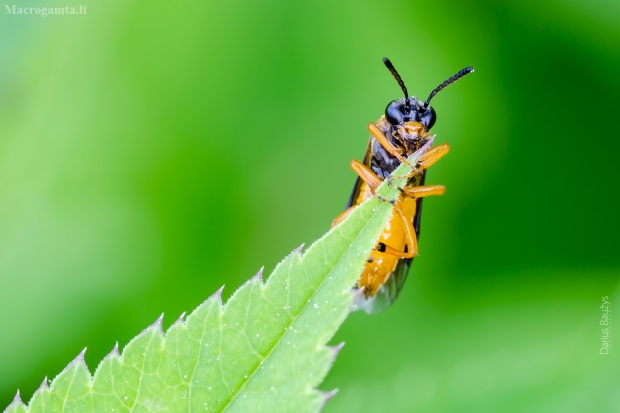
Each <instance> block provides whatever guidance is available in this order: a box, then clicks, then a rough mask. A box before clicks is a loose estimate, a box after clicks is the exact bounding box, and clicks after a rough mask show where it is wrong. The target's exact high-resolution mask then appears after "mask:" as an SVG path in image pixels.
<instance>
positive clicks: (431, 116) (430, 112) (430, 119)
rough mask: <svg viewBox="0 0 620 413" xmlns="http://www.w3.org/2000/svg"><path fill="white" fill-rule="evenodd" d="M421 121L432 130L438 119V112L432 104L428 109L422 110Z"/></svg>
mask: <svg viewBox="0 0 620 413" xmlns="http://www.w3.org/2000/svg"><path fill="white" fill-rule="evenodd" d="M419 114H420V123H421V124H422V125H424V126H425V127H426V129H427V130H430V129H431V128H432V127H433V125H434V124H435V121H436V120H437V114H436V113H435V109H433V108H432V106H429V107H427V108H426V110H423V111H420V112H419Z"/></svg>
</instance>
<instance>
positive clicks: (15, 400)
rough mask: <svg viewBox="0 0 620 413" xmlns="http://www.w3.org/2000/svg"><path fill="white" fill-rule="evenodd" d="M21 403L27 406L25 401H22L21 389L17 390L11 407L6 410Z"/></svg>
mask: <svg viewBox="0 0 620 413" xmlns="http://www.w3.org/2000/svg"><path fill="white" fill-rule="evenodd" d="M19 404H21V405H22V406H25V404H24V402H23V401H22V398H21V396H20V395H19V390H17V393H16V394H15V397H14V398H13V401H12V402H11V404H10V405H9V407H7V408H6V410H5V411H8V410H9V409H10V408H11V406H15V405H19Z"/></svg>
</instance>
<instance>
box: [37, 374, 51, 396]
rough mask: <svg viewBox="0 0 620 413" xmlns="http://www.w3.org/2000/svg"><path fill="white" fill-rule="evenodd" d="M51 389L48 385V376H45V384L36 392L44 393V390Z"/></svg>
mask: <svg viewBox="0 0 620 413" xmlns="http://www.w3.org/2000/svg"><path fill="white" fill-rule="evenodd" d="M49 388H50V386H49V384H47V376H45V378H44V379H43V383H41V385H40V386H39V388H38V389H37V391H36V392H40V391H43V390H45V389H49ZM36 392H35V393H36Z"/></svg>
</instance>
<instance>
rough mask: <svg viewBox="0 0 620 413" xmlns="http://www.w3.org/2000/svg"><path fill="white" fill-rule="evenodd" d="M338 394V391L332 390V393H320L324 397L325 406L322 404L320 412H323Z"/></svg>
mask: <svg viewBox="0 0 620 413" xmlns="http://www.w3.org/2000/svg"><path fill="white" fill-rule="evenodd" d="M336 393H338V389H334V390H330V391H320V390H319V394H320V395H321V396H322V397H323V404H321V408H320V410H323V408H324V407H325V405H326V404H327V402H328V401H330V400H331V398H332V397H334V396H335V395H336Z"/></svg>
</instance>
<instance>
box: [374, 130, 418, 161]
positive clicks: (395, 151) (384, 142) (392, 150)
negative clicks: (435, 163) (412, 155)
mask: <svg viewBox="0 0 620 413" xmlns="http://www.w3.org/2000/svg"><path fill="white" fill-rule="evenodd" d="M368 130H369V131H370V133H371V134H372V136H373V137H374V138H375V139H376V140H377V141H378V142H379V143H380V144H381V146H383V148H384V149H385V150H386V151H387V153H389V154H390V155H392V156H393V157H395V158H396V159H398V160H399V161H400V162H401V163H404V164H405V165H408V166H409V167H410V168H411V169H413V170H414V171H416V173H417V168H416V167H415V166H414V165H411V164H410V163H409V162H408V161H407V159H405V158H404V157H403V156H402V154H403V149H401V148H397V147H396V146H394V145H393V144H392V142H390V141H389V140H388V138H387V137H386V136H385V134H384V133H383V131H381V128H379V126H378V125H377V124H376V123H374V122H370V123H369V124H368Z"/></svg>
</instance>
